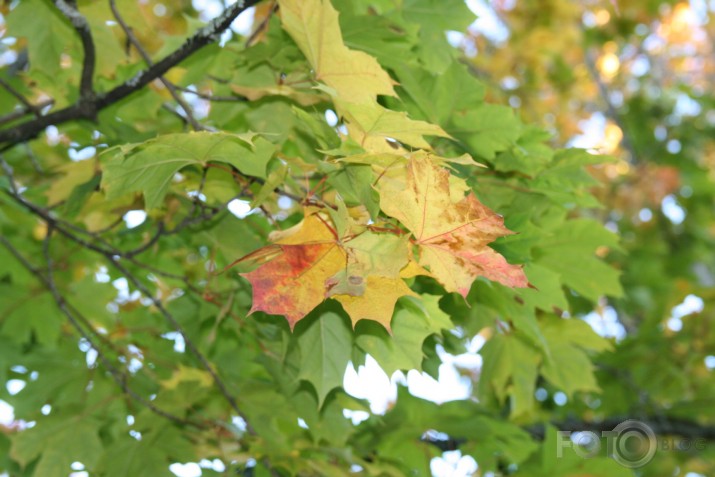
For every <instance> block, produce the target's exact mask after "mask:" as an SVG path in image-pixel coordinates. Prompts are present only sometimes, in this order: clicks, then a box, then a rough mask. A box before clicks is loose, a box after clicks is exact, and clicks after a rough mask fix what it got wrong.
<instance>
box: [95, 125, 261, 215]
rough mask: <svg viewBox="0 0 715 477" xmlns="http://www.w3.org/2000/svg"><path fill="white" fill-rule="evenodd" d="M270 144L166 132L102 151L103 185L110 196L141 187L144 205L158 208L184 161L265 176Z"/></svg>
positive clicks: (235, 137) (222, 135)
mask: <svg viewBox="0 0 715 477" xmlns="http://www.w3.org/2000/svg"><path fill="white" fill-rule="evenodd" d="M274 151H275V148H274V146H273V145H272V144H271V143H269V142H268V141H266V140H265V139H263V138H260V137H259V138H255V139H254V135H252V134H244V135H236V134H229V133H209V132H195V133H187V134H167V135H164V136H159V137H157V138H156V139H151V140H149V141H146V142H144V143H139V144H128V145H125V146H121V147H116V148H113V149H110V150H108V151H107V152H105V153H104V154H103V155H102V156H103V161H102V162H103V171H104V173H103V177H102V187H103V188H104V189H105V191H106V193H107V197H108V198H110V199H111V198H114V197H118V196H120V195H123V194H126V193H128V192H142V193H143V194H144V200H145V202H146V207H147V208H148V209H152V208H155V207H158V206H159V205H160V204H161V202H162V201H163V199H164V196H165V195H166V193H167V191H168V190H169V186H170V184H171V182H172V180H173V179H174V175H175V174H176V173H177V172H179V171H180V170H181V169H183V168H185V167H187V166H192V165H193V166H197V167H201V168H202V167H205V166H206V165H207V164H208V163H210V162H221V163H224V164H229V165H231V166H234V167H236V168H237V169H238V170H239V171H240V172H241V173H242V174H245V175H248V176H254V177H259V178H262V179H265V178H266V166H267V164H268V161H269V160H270V159H271V157H272V156H273V153H274Z"/></svg>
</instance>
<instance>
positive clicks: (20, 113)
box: [0, 99, 55, 125]
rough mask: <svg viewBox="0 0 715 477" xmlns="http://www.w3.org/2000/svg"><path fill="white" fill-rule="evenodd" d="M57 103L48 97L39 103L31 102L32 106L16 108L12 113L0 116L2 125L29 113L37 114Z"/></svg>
mask: <svg viewBox="0 0 715 477" xmlns="http://www.w3.org/2000/svg"><path fill="white" fill-rule="evenodd" d="M53 104H55V100H54V99H46V100H44V101H41V102H39V103H37V104H31V105H30V106H23V107H22V108H20V109H16V110H15V111H13V112H11V113H7V114H4V115H2V116H0V125H3V124H6V123H10V122H12V121H14V120H16V119H20V118H21V117H23V116H25V115H27V114H30V113H32V114H34V115H35V116H38V115H39V112H40V111H42V110H43V109H45V108H46V107H48V106H52V105H53Z"/></svg>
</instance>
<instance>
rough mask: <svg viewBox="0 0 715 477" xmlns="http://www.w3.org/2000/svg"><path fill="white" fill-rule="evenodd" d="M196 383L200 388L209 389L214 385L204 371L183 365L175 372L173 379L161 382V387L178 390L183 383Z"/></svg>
mask: <svg viewBox="0 0 715 477" xmlns="http://www.w3.org/2000/svg"><path fill="white" fill-rule="evenodd" d="M189 381H191V382H196V383H198V385H199V386H203V387H209V386H211V385H212V384H213V379H212V378H211V375H210V374H209V373H208V372H207V371H204V370H203V369H196V368H189V367H187V366H184V365H182V364H180V365H179V367H178V369H177V370H176V371H174V373H173V374H172V375H171V378H169V379H167V380H164V381H162V382H161V385H162V386H163V387H164V388H166V389H176V387H177V386H178V385H179V384H181V383H183V382H189Z"/></svg>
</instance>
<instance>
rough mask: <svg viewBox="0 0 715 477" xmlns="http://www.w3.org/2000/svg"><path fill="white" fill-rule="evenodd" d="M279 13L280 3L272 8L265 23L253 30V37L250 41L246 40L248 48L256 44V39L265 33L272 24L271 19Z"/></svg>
mask: <svg viewBox="0 0 715 477" xmlns="http://www.w3.org/2000/svg"><path fill="white" fill-rule="evenodd" d="M277 11H278V2H276V3H274V5H273V7H271V11H270V12H268V15H266V18H264V19H263V21H262V22H261V24H260V25H258V26H257V27H256V29H255V30H253V33H251V36H249V37H248V40H246V48H248V47H250V46H251V45H253V42H255V41H256V39H258V36H259V35H260V34H261V33H263V31H264V30H265V29H266V27H267V26H268V23H270V21H271V18H272V17H273V15H274V14H275V13H276V12H277Z"/></svg>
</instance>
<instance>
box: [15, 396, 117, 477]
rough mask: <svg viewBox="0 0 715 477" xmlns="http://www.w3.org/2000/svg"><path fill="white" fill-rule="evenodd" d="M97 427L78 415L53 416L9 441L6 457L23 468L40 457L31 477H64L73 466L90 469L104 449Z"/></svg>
mask: <svg viewBox="0 0 715 477" xmlns="http://www.w3.org/2000/svg"><path fill="white" fill-rule="evenodd" d="M98 433H99V423H98V422H96V421H94V420H93V419H91V418H88V417H82V414H81V413H76V410H74V412H73V414H70V415H69V416H59V415H55V414H54V413H53V414H52V415H51V416H49V417H46V418H42V419H40V420H39V422H37V424H36V425H35V426H34V427H32V428H30V429H26V430H24V431H22V432H19V433H17V434H16V435H14V436H13V437H12V448H11V449H10V456H11V457H12V458H13V459H15V460H16V461H18V462H19V463H20V464H21V465H22V466H23V467H26V466H27V465H28V464H29V463H30V462H32V461H33V460H35V459H36V458H37V457H40V459H39V461H38V462H37V466H36V467H35V472H34V475H37V476H41V475H42V476H45V475H47V476H50V475H57V476H59V475H68V474H69V473H70V472H71V470H70V465H71V464H72V463H73V462H77V461H79V462H82V463H83V464H84V465H85V466H86V467H87V468H93V467H94V466H95V464H96V463H97V462H98V460H99V457H100V456H101V454H102V452H103V450H104V448H103V446H102V442H101V441H100V439H99V435H98Z"/></svg>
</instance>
